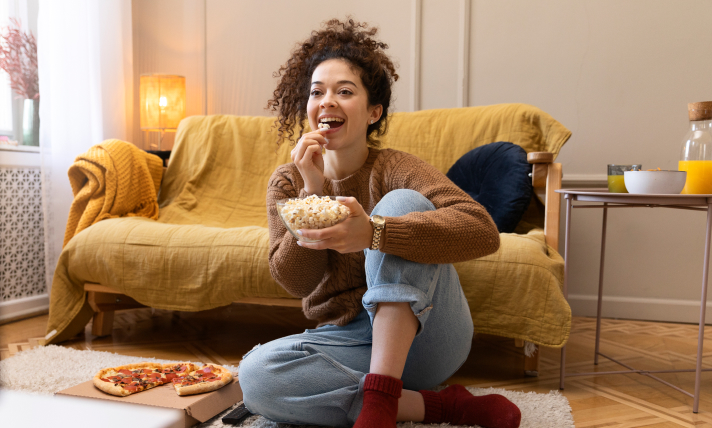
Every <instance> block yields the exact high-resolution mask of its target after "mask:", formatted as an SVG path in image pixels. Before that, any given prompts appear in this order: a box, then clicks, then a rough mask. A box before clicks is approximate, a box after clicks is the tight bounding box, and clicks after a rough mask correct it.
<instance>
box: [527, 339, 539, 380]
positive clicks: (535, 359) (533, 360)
mask: <svg viewBox="0 0 712 428" xmlns="http://www.w3.org/2000/svg"><path fill="white" fill-rule="evenodd" d="M539 353H540V349H539V345H536V350H535V351H534V354H533V355H532V356H531V357H527V356H526V355H524V376H528V377H537V376H539Z"/></svg>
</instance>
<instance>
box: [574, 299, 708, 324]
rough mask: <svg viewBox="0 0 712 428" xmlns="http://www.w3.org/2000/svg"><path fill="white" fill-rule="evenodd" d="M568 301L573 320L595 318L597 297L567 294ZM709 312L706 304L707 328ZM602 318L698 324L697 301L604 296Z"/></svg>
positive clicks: (698, 306)
mask: <svg viewBox="0 0 712 428" xmlns="http://www.w3.org/2000/svg"><path fill="white" fill-rule="evenodd" d="M568 301H569V305H570V306H571V312H572V313H573V315H574V316H583V317H595V316H596V311H597V302H598V296H596V295H586V294H569V298H568ZM710 309H712V303H710V302H707V310H706V317H705V324H708V325H712V311H710ZM601 314H602V316H603V317H604V318H623V319H634V320H645V321H666V322H683V323H693V324H698V323H699V322H700V301H699V300H677V299H658V298H646V297H616V296H603V306H602V308H601Z"/></svg>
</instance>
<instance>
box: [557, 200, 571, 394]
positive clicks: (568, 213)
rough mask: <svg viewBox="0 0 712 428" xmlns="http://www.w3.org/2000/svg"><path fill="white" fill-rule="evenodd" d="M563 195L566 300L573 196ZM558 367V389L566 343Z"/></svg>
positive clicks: (560, 386)
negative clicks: (564, 208) (564, 206)
mask: <svg viewBox="0 0 712 428" xmlns="http://www.w3.org/2000/svg"><path fill="white" fill-rule="evenodd" d="M564 197H565V198H566V229H565V230H566V231H565V232H564V245H565V248H564V290H563V292H564V299H567V300H568V297H569V291H568V283H569V248H571V245H569V236H570V235H571V204H572V202H573V200H572V199H571V198H572V197H573V196H572V195H569V194H565V195H564ZM559 367H560V369H559V389H564V377H565V376H566V345H564V346H563V347H562V348H561V362H560V366H559Z"/></svg>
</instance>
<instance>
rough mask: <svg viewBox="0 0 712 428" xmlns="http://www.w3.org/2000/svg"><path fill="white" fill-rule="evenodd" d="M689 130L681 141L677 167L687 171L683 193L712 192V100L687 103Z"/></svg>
mask: <svg viewBox="0 0 712 428" xmlns="http://www.w3.org/2000/svg"><path fill="white" fill-rule="evenodd" d="M687 112H688V115H689V118H690V130H689V131H688V132H687V135H685V139H684V140H683V143H682V154H681V155H680V163H679V166H678V169H679V170H680V171H687V181H685V188H684V189H682V193H683V194H688V195H699V194H712V129H710V123H712V122H710V121H711V120H712V101H704V102H699V103H690V104H688V105H687Z"/></svg>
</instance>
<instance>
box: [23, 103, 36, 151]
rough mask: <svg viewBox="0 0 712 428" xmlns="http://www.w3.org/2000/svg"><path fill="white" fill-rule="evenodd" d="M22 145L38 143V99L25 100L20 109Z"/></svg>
mask: <svg viewBox="0 0 712 428" xmlns="http://www.w3.org/2000/svg"><path fill="white" fill-rule="evenodd" d="M22 145H23V146H39V145H40V100H33V99H26V100H25V103H24V105H23V109H22Z"/></svg>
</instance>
